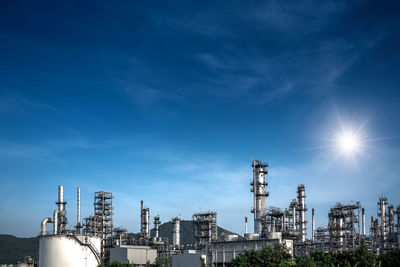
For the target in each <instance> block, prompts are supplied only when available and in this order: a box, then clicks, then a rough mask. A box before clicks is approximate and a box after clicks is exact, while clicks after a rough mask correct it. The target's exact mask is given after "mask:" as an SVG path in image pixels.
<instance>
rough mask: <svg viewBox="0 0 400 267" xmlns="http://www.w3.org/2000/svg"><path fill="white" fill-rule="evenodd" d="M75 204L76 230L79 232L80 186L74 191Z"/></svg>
mask: <svg viewBox="0 0 400 267" xmlns="http://www.w3.org/2000/svg"><path fill="white" fill-rule="evenodd" d="M76 198H77V199H76V205H77V213H76V228H77V230H78V232H80V227H81V188H80V187H78V189H77V192H76Z"/></svg>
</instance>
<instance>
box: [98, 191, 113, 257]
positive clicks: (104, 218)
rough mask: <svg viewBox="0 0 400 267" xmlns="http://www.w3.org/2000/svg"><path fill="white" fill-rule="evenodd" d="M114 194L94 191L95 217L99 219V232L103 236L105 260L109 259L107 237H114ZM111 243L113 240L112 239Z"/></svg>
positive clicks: (102, 249) (102, 247)
mask: <svg viewBox="0 0 400 267" xmlns="http://www.w3.org/2000/svg"><path fill="white" fill-rule="evenodd" d="M112 200H113V195H112V193H111V192H104V191H100V192H95V193H94V218H96V220H97V221H98V226H99V229H98V230H99V233H98V235H100V236H101V238H102V245H101V254H102V256H103V260H104V261H106V260H107V259H108V254H107V253H108V250H106V248H107V239H110V240H111V238H112V230H113V218H112V216H113V206H112ZM110 243H111V241H110Z"/></svg>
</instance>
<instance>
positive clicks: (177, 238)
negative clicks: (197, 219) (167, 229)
mask: <svg viewBox="0 0 400 267" xmlns="http://www.w3.org/2000/svg"><path fill="white" fill-rule="evenodd" d="M180 244H181V219H179V218H178V217H175V218H173V219H172V245H173V246H174V247H179V246H180Z"/></svg>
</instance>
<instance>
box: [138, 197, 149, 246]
mask: <svg viewBox="0 0 400 267" xmlns="http://www.w3.org/2000/svg"><path fill="white" fill-rule="evenodd" d="M140 225H141V226H140V228H141V229H140V235H141V237H142V238H144V239H150V209H149V208H145V207H143V200H142V201H140Z"/></svg>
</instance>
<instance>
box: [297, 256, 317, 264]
mask: <svg viewBox="0 0 400 267" xmlns="http://www.w3.org/2000/svg"><path fill="white" fill-rule="evenodd" d="M296 266H298V267H316V266H317V264H316V263H315V261H314V259H313V258H312V257H310V256H309V255H308V254H304V255H302V256H300V257H297V258H296Z"/></svg>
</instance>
